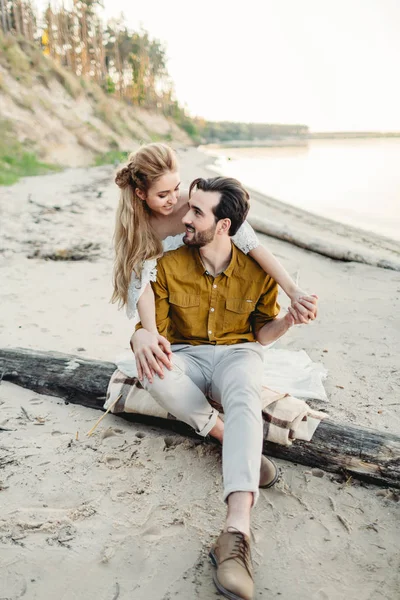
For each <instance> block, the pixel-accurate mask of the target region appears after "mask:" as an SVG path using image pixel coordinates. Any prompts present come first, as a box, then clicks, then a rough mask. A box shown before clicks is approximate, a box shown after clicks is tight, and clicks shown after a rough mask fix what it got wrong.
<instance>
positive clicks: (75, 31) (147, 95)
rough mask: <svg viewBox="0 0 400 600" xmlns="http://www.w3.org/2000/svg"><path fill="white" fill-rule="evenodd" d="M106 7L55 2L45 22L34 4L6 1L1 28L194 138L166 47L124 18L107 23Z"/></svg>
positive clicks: (90, 0)
mask: <svg viewBox="0 0 400 600" xmlns="http://www.w3.org/2000/svg"><path fill="white" fill-rule="evenodd" d="M101 8H102V4H101V0H73V2H72V5H71V7H70V8H66V7H65V6H64V5H63V4H59V5H58V6H57V7H55V6H52V4H51V3H49V4H48V6H47V8H46V10H45V11H44V13H43V15H41V16H40V18H39V16H38V15H37V14H36V12H35V10H34V8H33V6H32V4H31V2H30V0H25V1H24V0H0V11H1V16H0V26H1V28H2V29H3V31H4V33H5V34H8V35H15V36H23V38H24V39H25V40H27V41H30V42H32V43H34V44H36V45H38V46H40V47H41V48H42V51H43V53H44V54H45V55H47V56H49V57H50V58H51V59H52V60H54V61H55V62H57V63H58V64H60V65H62V66H63V67H65V68H67V69H68V70H70V71H72V72H73V73H74V74H75V75H77V76H80V77H86V78H90V79H92V80H94V81H95V82H96V83H98V84H99V85H100V86H101V87H102V88H103V89H104V91H105V92H107V93H108V94H112V95H114V96H117V97H118V98H120V99H121V100H125V101H126V102H128V103H130V104H133V105H136V106H141V107H144V108H148V109H151V110H155V111H159V112H163V113H164V114H165V115H166V116H170V117H172V118H173V119H174V120H175V121H176V122H177V123H178V124H179V125H181V126H182V127H183V128H184V129H186V130H187V131H188V133H189V134H191V135H194V134H195V126H194V124H193V123H192V120H191V119H190V118H189V117H188V116H187V115H186V112H185V110H184V109H183V107H182V106H181V105H180V104H179V102H178V101H177V100H176V98H175V94H174V85H173V82H172V80H171V78H170V76H169V74H168V70H167V57H166V50H165V47H164V45H163V44H162V43H161V42H160V41H159V40H157V39H152V38H151V37H150V35H149V33H148V32H147V31H145V30H143V29H142V30H140V31H132V30H130V29H129V28H128V26H127V24H126V23H125V21H124V19H123V17H122V16H121V17H120V18H119V19H111V20H109V21H108V22H107V23H105V24H104V23H103V20H102V18H101Z"/></svg>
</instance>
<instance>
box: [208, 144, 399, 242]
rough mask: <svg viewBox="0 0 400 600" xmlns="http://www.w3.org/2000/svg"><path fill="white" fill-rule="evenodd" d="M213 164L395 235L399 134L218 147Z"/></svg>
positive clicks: (282, 196) (331, 214) (285, 197)
mask: <svg viewBox="0 0 400 600" xmlns="http://www.w3.org/2000/svg"><path fill="white" fill-rule="evenodd" d="M207 152H208V153H209V154H212V155H213V156H217V157H218V160H217V164H216V169H217V170H218V171H219V172H221V173H223V174H224V175H229V176H232V177H236V178H237V179H239V180H240V181H242V182H243V183H244V184H246V185H247V186H249V187H251V188H253V189H255V190H257V191H260V192H261V193H263V194H266V195H268V196H272V197H273V198H276V199H278V200H281V201H282V202H286V203H288V204H292V205H294V206H297V207H299V208H302V209H304V210H307V211H309V212H312V213H315V214H318V215H322V216H324V217H328V218H331V219H334V220H336V221H340V222H342V223H346V224H349V225H353V226H355V227H359V228H361V229H365V230H367V231H373V232H375V233H378V234H381V235H385V236H387V237H390V238H392V239H396V240H400V139H394V138H392V139H389V138H387V139H383V138H381V139H365V140H313V141H311V142H309V145H308V147H304V148H301V147H299V148H220V149H212V150H211V149H210V150H207Z"/></svg>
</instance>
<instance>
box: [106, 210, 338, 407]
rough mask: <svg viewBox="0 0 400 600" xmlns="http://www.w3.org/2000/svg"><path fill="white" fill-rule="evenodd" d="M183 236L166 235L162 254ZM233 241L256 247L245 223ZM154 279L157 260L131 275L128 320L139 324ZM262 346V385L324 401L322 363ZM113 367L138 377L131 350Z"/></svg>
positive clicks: (302, 354) (244, 247) (248, 249)
mask: <svg viewBox="0 0 400 600" xmlns="http://www.w3.org/2000/svg"><path fill="white" fill-rule="evenodd" d="M183 236H184V234H183V233H180V234H179V235H174V236H169V237H167V238H165V240H163V249H164V252H168V251H169V250H176V249H177V248H180V247H181V246H183ZM232 241H233V243H234V244H235V246H236V247H237V248H239V250H241V251H242V252H244V253H245V254H248V253H249V252H251V250H253V249H254V248H257V246H258V245H259V243H260V242H259V241H258V237H257V235H256V233H255V231H254V229H253V228H252V227H251V225H250V224H249V223H247V221H245V222H244V223H243V225H242V226H241V227H240V229H239V231H238V232H237V234H236V235H234V236H233V237H232ZM156 279H157V259H152V260H146V261H145V263H144V266H143V269H142V272H141V275H140V277H137V276H136V274H135V273H132V278H131V282H130V285H129V290H128V303H127V307H126V312H127V315H128V318H129V319H134V322H135V323H136V322H138V320H139V315H138V311H137V303H138V301H139V298H140V296H141V295H142V293H143V292H144V289H145V287H146V285H147V284H148V283H150V282H151V281H156ZM272 345H273V344H270V345H269V346H266V347H265V352H266V353H268V360H265V361H264V385H266V386H267V387H270V388H271V389H274V390H276V391H278V392H285V393H289V394H292V396H297V397H299V398H304V399H311V398H312V399H316V400H322V401H327V400H328V398H327V396H326V392H325V388H324V386H323V383H322V382H323V380H324V379H325V378H326V376H327V371H326V369H325V367H324V366H323V365H322V364H321V363H314V362H313V361H312V360H311V359H310V357H309V356H308V354H307V353H306V352H304V350H301V351H299V352H293V351H290V350H271V349H270V348H271V346H272ZM115 362H116V365H117V367H118V369H119V370H120V371H122V372H123V373H125V375H127V376H128V377H137V369H136V362H135V358H134V356H133V354H132V352H131V351H129V352H124V353H122V354H120V355H119V356H117V359H116V361H115Z"/></svg>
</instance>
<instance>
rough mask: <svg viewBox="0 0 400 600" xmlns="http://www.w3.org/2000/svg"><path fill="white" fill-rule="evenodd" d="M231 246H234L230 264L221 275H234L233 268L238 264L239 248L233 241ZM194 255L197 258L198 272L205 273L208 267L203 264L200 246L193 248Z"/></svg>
mask: <svg viewBox="0 0 400 600" xmlns="http://www.w3.org/2000/svg"><path fill="white" fill-rule="evenodd" d="M231 246H232V256H231V260H230V262H229V265H228V266H227V267H226V269H225V270H224V271H222V273H220V275H222V274H224V275H226V276H227V277H230V276H231V275H232V273H233V270H234V268H235V266H236V261H237V248H236V246H235V244H233V243H232V244H231ZM193 256H194V259H195V263H196V271H197V272H198V274H199V275H204V273H207V269H206V268H205V266H204V265H203V262H202V260H201V258H200V252H199V249H198V248H193Z"/></svg>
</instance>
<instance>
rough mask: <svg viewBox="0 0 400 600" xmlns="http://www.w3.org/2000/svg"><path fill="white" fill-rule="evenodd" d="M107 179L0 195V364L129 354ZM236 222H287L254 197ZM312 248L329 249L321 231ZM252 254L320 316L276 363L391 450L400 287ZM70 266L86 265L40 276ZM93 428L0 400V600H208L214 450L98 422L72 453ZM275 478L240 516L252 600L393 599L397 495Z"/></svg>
mask: <svg viewBox="0 0 400 600" xmlns="http://www.w3.org/2000/svg"><path fill="white" fill-rule="evenodd" d="M180 158H181V164H182V176H183V182H184V184H186V185H187V184H188V183H189V182H190V181H191V179H192V178H194V177H195V176H200V175H202V174H204V175H207V174H209V172H208V171H207V169H206V166H207V162H209V158H208V157H206V156H205V155H203V154H201V153H200V152H198V151H196V150H194V149H189V150H184V149H182V150H181V152H180ZM112 174H113V168H112V167H98V168H95V169H70V170H67V171H65V172H63V173H60V174H56V175H51V176H46V177H36V178H29V179H25V180H23V181H21V182H20V183H18V184H16V185H15V186H13V187H11V188H4V189H0V220H1V224H2V225H1V227H2V239H1V241H0V275H1V282H2V285H1V290H0V300H1V309H2V310H1V312H2V319H1V323H0V346H2V347H5V346H14V347H15V346H20V347H25V348H35V349H40V350H55V351H59V352H68V353H72V354H78V355H81V356H86V357H93V358H99V359H103V360H111V361H112V360H114V359H115V357H116V355H117V354H118V353H119V352H121V351H123V350H124V349H127V348H128V343H129V337H130V335H131V332H132V331H131V330H132V326H131V323H130V322H129V321H128V319H127V318H126V316H125V314H124V312H123V311H117V308H116V306H115V305H111V304H110V303H109V298H110V296H111V274H112V242H111V237H112V231H113V225H114V211H115V206H116V202H117V189H116V187H115V186H114V184H113V183H112ZM279 210H280V212H279ZM252 211H253V213H254V214H257V215H260V216H264V217H265V218H270V219H273V220H277V219H281V222H283V223H285V222H286V221H289V222H290V223H289V224H291V225H293V224H295V223H296V222H297V218H296V215H295V214H294V213H293V212H292V211H291V210H290V209H287V207H284V206H282V207H281V209H279V204H277V203H275V204H274V206H272V205H271V204H269V203H268V199H265V198H262V197H261V198H260V196H259V195H254V202H253V206H252ZM301 222H302V223H303V225H302V227H309V228H310V231H312V232H313V233H315V232H316V231H317V230H318V219H316V218H312V219H310V218H308V217H307V215H303V216H302V220H301ZM340 229H341V230H342V227H340ZM343 231H344V230H343ZM346 231H347V238H346V235H345V234H343V235H342V236H341V237H342V240H343V239H344V240H346V239H348V240H349V243H352V244H358V245H359V244H364V245H366V246H367V247H368V244H369V241H368V239H369V236H366V235H364V236H361V238H363V239H360V238H359V237H357V235H355V234H354V232H353V233H352V231H351V230H349V229H347V230H346ZM319 233H320V234H321V235H329V236H333V237H335V236H338V235H340V234H339V233H337V232H336V231H335V230H334V229H332V228H331V227H330V228H325V225H324V223H323V221H321V227H320V229H319ZM372 237H373V236H372ZM372 237H371V239H372ZM260 239H261V241H262V242H263V243H264V244H266V245H268V247H269V248H270V249H271V250H272V251H273V252H274V253H275V254H276V255H277V256H278V257H279V259H280V260H281V261H282V262H283V264H284V265H285V266H286V268H287V269H288V270H289V272H290V273H291V274H292V275H293V276H294V277H296V275H297V274H299V279H300V285H301V286H302V287H303V288H304V289H305V290H307V291H309V292H314V293H317V294H318V295H319V298H320V312H319V316H318V320H317V321H316V322H314V323H312V324H311V325H307V326H299V327H295V328H293V329H292V330H291V331H290V332H289V333H288V334H287V335H286V336H285V337H284V338H283V339H282V340H280V342H279V343H278V344H277V345H276V346H275V348H287V349H291V350H300V349H304V350H306V351H307V353H308V354H309V355H310V357H311V358H312V359H313V360H314V361H317V362H322V363H323V364H324V366H325V367H327V369H328V372H329V375H328V379H327V380H326V385H325V387H326V390H327V393H328V397H329V400H330V402H329V404H325V405H324V408H325V409H326V410H327V411H328V412H329V414H330V415H331V417H332V418H334V419H335V420H337V421H339V422H351V423H354V424H358V425H364V426H369V427H373V428H375V429H378V430H381V431H386V430H387V431H391V432H395V433H398V432H399V424H400V408H399V402H398V390H399V370H398V357H399V355H400V335H399V334H400V323H399V318H398V315H399V314H400V310H399V309H400V274H399V273H398V272H394V271H389V270H384V269H379V268H376V267H370V266H367V265H362V264H357V263H341V262H336V261H333V260H331V259H328V258H325V257H322V256H319V255H317V254H313V253H310V252H307V251H305V250H301V249H299V248H296V247H294V246H291V245H289V244H286V243H284V242H281V241H278V240H275V239H272V238H267V237H266V236H261V235H260ZM371 243H373V244H374V245H375V244H377V243H378V242H377V239H375V238H374V240H373V242H371ZM387 244H389V242H382V246H383V247H386V248H387ZM389 246H390V244H389ZM391 251H392V248H391ZM71 253H72V254H75V255H78V254H79V253H81V254H86V255H87V256H88V257H89V258H91V259H92V260H85V261H76V262H71V261H68V262H67V261H62V260H58V261H56V260H45V259H44V258H41V257H43V256H46V255H50V256H53V257H63V256H65V255H68V254H71ZM28 257H33V258H28ZM281 304H282V306H283V307H285V306H286V305H287V300H286V299H285V298H284V297H282V298H281ZM314 406H318V404H314ZM319 406H321V405H319ZM99 415H100V413H99V412H98V411H94V410H91V409H88V408H84V407H81V406H76V405H72V404H67V403H65V402H64V401H63V400H62V399H60V398H53V397H46V396H41V395H39V394H36V393H34V392H32V391H30V390H25V389H22V388H20V387H18V386H15V385H13V384H11V383H8V382H5V381H3V382H2V383H1V385H0V427H2V428H3V429H2V430H0V506H1V508H2V510H1V514H0V598H2V599H3V598H10V599H12V600H14V599H18V598H22V597H23V598H26V599H27V600H36V599H37V600H39V599H40V600H50V599H51V600H53V599H54V598H57V599H60V600H61V599H62V600H73V599H79V600H80V599H82V600H83V599H84V600H92V599H93V600H94V599H96V600H102V599H104V600H117V598H119V599H121V600H128V598H129V599H134V600H173V599H174V598H177V599H181V600H183V599H185V600H186V599H191V598H198V599H202V600H203V599H204V600H209V599H211V598H216V590H215V588H214V585H213V583H212V579H211V575H212V567H211V565H210V563H209V560H208V558H207V552H208V549H209V546H210V543H211V542H212V541H213V540H214V538H215V537H216V535H218V533H219V530H220V528H221V526H222V524H223V520H224V515H225V507H224V505H223V503H222V501H221V495H222V481H221V458H220V450H219V449H218V448H216V447H214V445H212V444H208V443H202V442H200V441H197V440H188V439H185V438H183V437H180V436H178V435H172V434H170V433H168V432H166V431H161V430H159V429H156V428H153V427H147V426H143V425H136V424H133V423H129V422H126V421H124V420H123V419H120V418H118V417H116V416H113V415H108V416H107V417H106V418H105V419H104V420H103V422H102V423H101V425H100V426H99V427H98V428H97V430H96V431H95V433H94V435H93V436H92V437H90V438H88V437H87V436H86V435H85V434H86V432H87V431H88V430H89V429H90V428H91V426H92V425H93V424H94V422H95V421H96V419H97V418H98V417H99ZM279 462H280V466H281V467H282V469H283V473H284V476H283V480H282V481H281V482H280V483H279V484H278V485H277V486H276V488H275V489H272V490H262V491H261V494H260V500H259V502H258V504H257V506H256V508H255V509H254V512H253V540H254V541H253V559H254V566H255V583H256V595H255V598H262V599H264V598H265V599H267V598H278V597H279V598H282V599H283V600H289V599H291V598H292V597H296V598H297V599H298V600H309V599H312V600H314V599H316V600H325V599H329V600H336V599H338V600H339V599H342V598H352V599H353V598H354V599H357V600H367V599H370V600H375V599H387V600H394V599H396V598H398V597H400V576H399V566H400V551H399V542H398V537H399V536H398V523H399V515H398V513H399V504H398V499H399V497H398V494H396V493H393V491H390V490H384V489H382V488H378V487H375V486H372V485H366V484H361V483H359V482H357V481H354V480H348V481H346V480H343V479H342V478H341V477H338V476H332V475H331V474H328V473H325V474H324V473H323V472H321V471H319V470H317V471H313V470H312V469H309V468H306V467H303V466H296V465H294V464H291V463H286V462H284V461H279Z"/></svg>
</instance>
